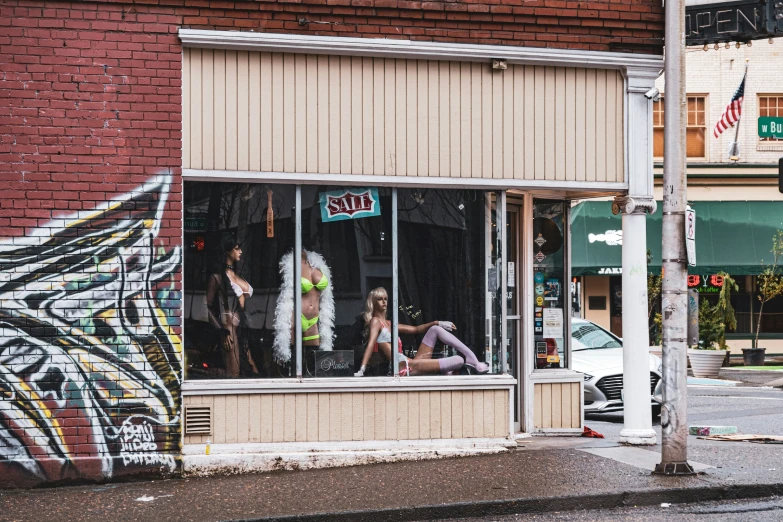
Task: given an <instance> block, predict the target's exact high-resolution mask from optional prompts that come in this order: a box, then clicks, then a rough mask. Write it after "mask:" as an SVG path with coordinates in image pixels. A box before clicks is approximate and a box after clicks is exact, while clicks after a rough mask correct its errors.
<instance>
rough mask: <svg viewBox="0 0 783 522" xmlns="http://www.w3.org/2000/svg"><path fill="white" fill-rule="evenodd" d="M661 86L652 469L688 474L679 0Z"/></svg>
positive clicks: (670, 6) (670, 19)
mask: <svg viewBox="0 0 783 522" xmlns="http://www.w3.org/2000/svg"><path fill="white" fill-rule="evenodd" d="M664 16H665V24H666V25H665V31H666V32H665V38H666V48H665V63H664V74H665V75H666V87H665V97H664V114H666V125H665V126H664V138H663V139H664V154H665V157H664V167H663V230H662V233H663V243H662V249H661V254H662V265H663V271H664V274H663V291H662V295H661V297H662V306H661V312H662V314H663V411H662V413H661V440H662V449H661V463H660V464H658V465H657V466H656V467H655V473H657V474H663V475H690V474H693V468H691V466H690V464H688V425H687V417H686V416H687V411H688V404H687V393H688V389H687V380H686V379H687V373H686V372H687V366H688V359H687V357H688V354H687V351H686V350H687V345H686V336H687V329H688V317H687V311H688V282H687V277H688V269H687V259H686V254H685V207H686V206H687V201H688V199H687V191H686V186H687V182H686V177H685V169H686V154H685V135H686V133H685V124H686V119H685V117H686V114H687V112H686V103H687V99H686V97H685V1H684V0H669V1H668V2H666V6H665V13H664Z"/></svg>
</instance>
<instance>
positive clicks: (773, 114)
mask: <svg viewBox="0 0 783 522" xmlns="http://www.w3.org/2000/svg"><path fill="white" fill-rule="evenodd" d="M761 118H783V94H760V95H759V119H761ZM779 122H780V120H776V123H779ZM759 123H760V126H759V141H762V142H778V143H780V142H783V134H778V133H776V132H762V130H761V129H762V127H763V125H764V123H766V124H767V125H769V121H766V122H765V121H763V120H762V121H761V122H759ZM770 134H772V135H770Z"/></svg>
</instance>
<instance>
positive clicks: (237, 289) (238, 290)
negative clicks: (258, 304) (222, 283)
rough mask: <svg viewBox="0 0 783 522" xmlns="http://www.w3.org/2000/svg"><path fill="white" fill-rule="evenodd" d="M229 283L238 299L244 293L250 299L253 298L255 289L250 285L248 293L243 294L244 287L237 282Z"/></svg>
mask: <svg viewBox="0 0 783 522" xmlns="http://www.w3.org/2000/svg"><path fill="white" fill-rule="evenodd" d="M229 283H231V290H233V291H234V293H235V294H236V296H237V297H240V296H241V295H242V294H243V293H245V294H247V296H248V297H253V287H252V286H250V284H249V283H248V285H247V292H242V287H240V286H239V285H238V284H236V283H235V282H233V281H229Z"/></svg>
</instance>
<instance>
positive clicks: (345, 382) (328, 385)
mask: <svg viewBox="0 0 783 522" xmlns="http://www.w3.org/2000/svg"><path fill="white" fill-rule="evenodd" d="M570 373H576V372H570ZM516 382H517V381H516V379H514V378H513V377H511V376H510V375H481V376H435V377H432V376H422V377H402V378H399V379H395V378H392V377H345V378H330V379H310V378H308V379H301V380H299V379H265V380H258V379H256V380H250V379H222V380H191V381H185V382H183V383H182V394H183V395H239V394H249V393H281V392H282V393H326V392H359V391H362V392H368V391H407V390H410V391H413V390H433V391H434V390H475V389H486V390H496V389H506V388H509V387H511V386H514V385H515V384H516Z"/></svg>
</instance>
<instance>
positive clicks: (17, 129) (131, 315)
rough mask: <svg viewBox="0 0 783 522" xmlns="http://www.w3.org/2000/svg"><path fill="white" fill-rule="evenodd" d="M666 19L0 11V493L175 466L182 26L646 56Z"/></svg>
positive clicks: (112, 7) (520, 12) (200, 6)
mask: <svg viewBox="0 0 783 522" xmlns="http://www.w3.org/2000/svg"><path fill="white" fill-rule="evenodd" d="M300 19H302V20H303V23H302V24H300V22H299V21H300ZM662 19H663V15H662V9H661V6H660V2H659V1H658V0H624V1H607V2H603V3H598V2H570V1H568V2H566V1H554V0H541V1H535V0H534V1H524V0H497V1H493V0H461V1H455V2H414V1H404V0H374V1H373V0H299V1H291V2H286V1H282V0H278V1H266V2H263V1H259V2H255V1H254V2H228V1H225V2H221V1H209V0H201V1H198V0H187V1H185V0H138V1H135V2H132V1H125V2H113V1H96V2H58V1H47V2H42V1H24V0H0V187H2V190H1V191H0V321H2V323H3V328H4V329H3V330H2V334H0V335H2V337H0V351H2V359H0V361H2V362H0V400H3V401H8V404H9V405H10V410H9V409H8V408H6V409H4V410H3V411H2V413H0V428H2V429H0V438H1V439H2V440H0V448H4V449H3V451H0V487H2V486H3V485H16V486H19V485H27V484H35V483H40V482H46V481H49V482H51V481H58V480H65V479H70V478H87V479H96V480H103V479H109V478H113V477H116V476H117V475H120V474H133V473H149V472H154V473H160V472H164V473H168V472H172V471H174V472H175V471H176V470H177V467H178V459H179V441H180V422H181V417H180V405H181V401H180V397H179V379H180V376H181V364H182V348H181V343H180V340H179V335H180V334H181V327H180V321H181V317H180V314H179V309H180V305H181V297H180V296H181V274H180V273H181V261H180V251H181V240H180V237H181V231H182V223H181V217H180V212H181V202H182V199H181V184H182V183H181V181H182V180H181V133H182V129H181V51H182V49H181V46H180V43H179V40H178V38H177V30H178V29H179V28H180V27H192V28H209V29H224V30H245V31H249V30H254V31H269V32H279V33H299V34H317V35H330V36H363V37H376V38H377V37H385V38H406V39H417V40H430V41H441V42H463V43H482V44H501V45H524V46H539V47H569V48H579V49H590V50H600V51H625V52H645V53H654V54H660V53H661V44H662V36H663V25H662ZM316 22H318V23H316ZM118 376H121V377H120V378H118ZM9 411H10V412H11V413H9ZM30 426H34V427H35V428H30Z"/></svg>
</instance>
